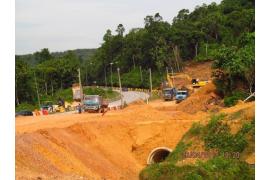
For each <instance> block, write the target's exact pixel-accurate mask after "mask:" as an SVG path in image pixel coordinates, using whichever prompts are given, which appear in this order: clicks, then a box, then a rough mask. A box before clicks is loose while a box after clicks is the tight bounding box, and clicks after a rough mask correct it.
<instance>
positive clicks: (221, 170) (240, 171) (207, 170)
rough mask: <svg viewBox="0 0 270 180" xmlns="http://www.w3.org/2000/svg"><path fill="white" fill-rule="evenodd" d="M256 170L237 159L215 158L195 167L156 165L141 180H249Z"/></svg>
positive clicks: (142, 173)
mask: <svg viewBox="0 0 270 180" xmlns="http://www.w3.org/2000/svg"><path fill="white" fill-rule="evenodd" d="M254 176H255V172H254V169H252V168H251V167H249V166H248V164H247V163H245V162H241V161H239V160H236V159H230V158H224V157H221V156H219V157H215V158H213V159H210V160H208V161H206V162H197V163H196V164H195V165H184V166H180V167H179V166H177V165H174V164H170V163H169V164H165V163H164V164H154V165H151V166H148V167H146V168H145V169H144V170H143V171H141V173H140V175H139V178H140V180H161V179H162V180H163V179H164V180H165V179H172V180H173V179H175V180H178V179H183V180H194V179H195V180H202V179H239V180H249V179H254V178H255V177H254Z"/></svg>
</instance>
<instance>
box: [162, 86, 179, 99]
mask: <svg viewBox="0 0 270 180" xmlns="http://www.w3.org/2000/svg"><path fill="white" fill-rule="evenodd" d="M175 95H176V89H175V88H164V89H163V99H164V100H165V101H167V100H171V101H172V100H173V99H174V97H175Z"/></svg>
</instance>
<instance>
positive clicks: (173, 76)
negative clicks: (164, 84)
mask: <svg viewBox="0 0 270 180" xmlns="http://www.w3.org/2000/svg"><path fill="white" fill-rule="evenodd" d="M171 70H172V84H173V87H174V74H173V67H171Z"/></svg>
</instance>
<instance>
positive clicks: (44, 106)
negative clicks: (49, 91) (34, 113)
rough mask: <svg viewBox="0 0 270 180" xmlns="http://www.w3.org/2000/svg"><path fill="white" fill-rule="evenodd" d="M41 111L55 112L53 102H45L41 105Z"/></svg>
mask: <svg viewBox="0 0 270 180" xmlns="http://www.w3.org/2000/svg"><path fill="white" fill-rule="evenodd" d="M41 110H47V111H48V112H50V113H52V112H54V110H55V109H54V108H53V102H52V101H44V102H43V103H42V105H41Z"/></svg>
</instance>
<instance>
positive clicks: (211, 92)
mask: <svg viewBox="0 0 270 180" xmlns="http://www.w3.org/2000/svg"><path fill="white" fill-rule="evenodd" d="M215 90H216V87H215V85H214V84H213V83H208V84H207V85H205V86H203V87H201V88H200V89H199V90H198V91H196V92H195V93H193V94H191V95H190V97H188V98H187V99H185V100H184V101H182V102H181V103H180V104H179V106H178V107H177V109H178V110H180V111H183V112H186V113H191V114H194V113H196V112H198V111H208V110H210V109H214V108H218V106H216V105H217V104H218V103H219V100H220V98H219V96H218V95H217V94H216V93H215Z"/></svg>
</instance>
